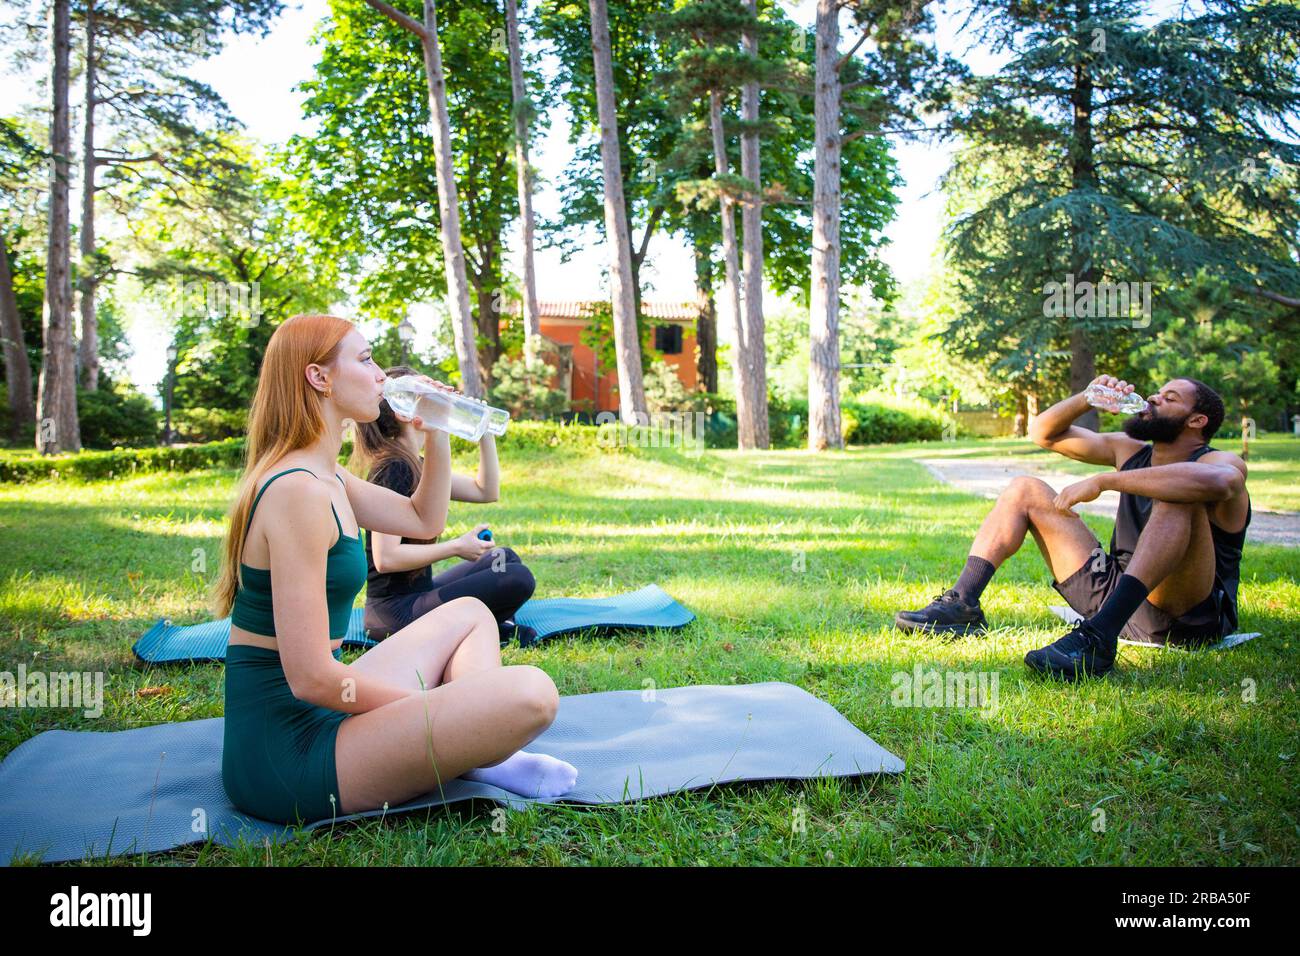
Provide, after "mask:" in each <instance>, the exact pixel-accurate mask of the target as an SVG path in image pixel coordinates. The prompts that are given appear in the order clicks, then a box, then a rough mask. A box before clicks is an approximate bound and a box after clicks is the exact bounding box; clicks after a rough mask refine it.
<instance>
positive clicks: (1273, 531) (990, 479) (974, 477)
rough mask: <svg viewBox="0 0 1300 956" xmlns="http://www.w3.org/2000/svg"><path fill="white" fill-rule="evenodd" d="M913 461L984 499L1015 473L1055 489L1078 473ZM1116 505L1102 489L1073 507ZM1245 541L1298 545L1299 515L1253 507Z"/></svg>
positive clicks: (1013, 463)
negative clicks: (1036, 479) (1042, 482)
mask: <svg viewBox="0 0 1300 956" xmlns="http://www.w3.org/2000/svg"><path fill="white" fill-rule="evenodd" d="M915 461H916V462H917V464H919V465H923V466H924V467H925V469H926V470H927V471H928V472H930V474H932V475H934V477H936V478H938V479H939V480H940V481H943V482H946V483H948V484H950V485H952V486H953V487H955V488H960V489H961V490H962V491H968V492H970V493H971V494H974V495H982V496H983V497H985V498H996V497H997V496H998V495H999V494H1000V493H1001V491H1002V489H1003V488H1005V487H1006V486H1007V484H1008V483H1009V482H1010V481H1011V479H1012V478H1014V477H1016V476H1017V475H1032V476H1033V477H1035V478H1041V479H1042V480H1043V481H1045V482H1047V483H1048V484H1049V485H1051V486H1052V488H1053V489H1054V490H1056V491H1060V490H1061V489H1062V488H1064V487H1065V486H1066V485H1068V484H1071V483H1072V482H1076V481H1078V480H1079V478H1080V476H1079V475H1066V474H1062V473H1061V472H1058V471H1049V470H1048V469H1046V468H1043V467H1041V466H1039V465H1038V464H1037V463H1036V462H1032V463H1031V462H1026V461H1024V460H1022V459H1016V458H917V459H915ZM1118 506H1119V492H1117V491H1104V492H1102V494H1101V497H1100V498H1098V499H1097V500H1096V501H1089V502H1085V503H1084V504H1081V505H1078V506H1076V507H1077V509H1078V510H1079V511H1085V512H1087V513H1089V514H1095V515H1104V516H1105V517H1107V518H1114V517H1115V509H1116V508H1117V507H1118ZM1246 540H1247V541H1254V542H1258V543H1260V544H1280V545H1286V546H1287V547H1292V548H1295V547H1300V514H1298V513H1296V512H1294V511H1263V510H1261V509H1259V508H1256V509H1254V511H1253V512H1252V514H1251V519H1250V527H1249V528H1247V529H1246Z"/></svg>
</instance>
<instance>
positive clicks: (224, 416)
mask: <svg viewBox="0 0 1300 956" xmlns="http://www.w3.org/2000/svg"><path fill="white" fill-rule="evenodd" d="M247 427H248V409H246V408H240V409H231V408H173V409H172V428H173V429H175V431H176V434H177V435H178V436H179V437H180V438H181V439H182V440H183V441H188V442H212V441H220V440H221V439H223V438H238V437H239V436H240V435H242V434H244V431H245V429H246V428H247Z"/></svg>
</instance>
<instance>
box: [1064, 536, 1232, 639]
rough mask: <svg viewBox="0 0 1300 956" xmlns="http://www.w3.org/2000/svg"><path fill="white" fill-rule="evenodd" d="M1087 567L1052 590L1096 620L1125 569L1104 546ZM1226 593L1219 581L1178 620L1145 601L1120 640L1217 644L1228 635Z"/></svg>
mask: <svg viewBox="0 0 1300 956" xmlns="http://www.w3.org/2000/svg"><path fill="white" fill-rule="evenodd" d="M1094 554H1096V557H1090V558H1088V560H1087V561H1085V562H1084V564H1083V567H1081V568H1079V570H1077V571H1075V572H1074V573H1073V574H1071V575H1070V576H1069V577H1068V578H1066V579H1065V580H1064V581H1053V582H1052V587H1054V588H1056V590H1057V591H1058V592H1060V595H1061V597H1063V598H1065V600H1066V602H1068V603H1069V605H1070V607H1072V608H1074V610H1075V611H1077V612H1078V613H1080V614H1082V615H1083V616H1084V617H1092V616H1093V615H1094V614H1096V613H1097V612H1098V611H1099V610H1101V606H1102V604H1104V603H1105V602H1106V598H1108V597H1110V593H1111V592H1112V591H1114V590H1115V585H1116V583H1118V581H1119V578H1120V575H1121V574H1123V573H1124V569H1123V568H1121V567H1120V566H1119V562H1118V561H1116V560H1115V558H1114V556H1113V555H1109V554H1106V553H1104V552H1102V551H1101V548H1100V546H1099V547H1098V549H1097V551H1096V552H1094ZM1223 597H1224V592H1223V589H1222V588H1221V587H1219V582H1218V581H1217V580H1216V581H1215V582H1214V586H1213V587H1212V588H1211V589H1210V593H1209V595H1207V596H1206V598H1205V600H1203V601H1201V602H1200V603H1199V604H1197V605H1196V606H1195V607H1193V608H1191V609H1190V610H1189V611H1187V613H1185V614H1182V615H1179V616H1178V617H1174V616H1173V615H1171V614H1169V613H1168V612H1166V611H1162V610H1161V609H1160V608H1158V607H1156V606H1155V605H1154V604H1152V603H1151V602H1150V601H1143V602H1142V603H1141V604H1140V605H1139V606H1138V609H1137V610H1136V611H1134V612H1133V616H1132V617H1131V618H1129V620H1128V623H1127V624H1125V625H1124V630H1123V631H1121V632H1120V637H1122V638H1124V639H1125V640H1128V641H1134V642H1136V643H1138V644H1172V645H1175V646H1179V647H1199V646H1201V645H1204V644H1213V643H1215V642H1217V641H1218V640H1220V639H1221V638H1222V637H1223V636H1224V634H1226V633H1227V630H1226V624H1227V622H1226V621H1224V615H1223Z"/></svg>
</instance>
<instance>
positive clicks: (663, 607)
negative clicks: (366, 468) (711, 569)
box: [131, 584, 695, 664]
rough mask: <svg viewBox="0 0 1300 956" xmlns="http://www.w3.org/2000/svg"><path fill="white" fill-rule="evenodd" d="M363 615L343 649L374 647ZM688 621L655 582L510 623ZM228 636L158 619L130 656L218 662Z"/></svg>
mask: <svg viewBox="0 0 1300 956" xmlns="http://www.w3.org/2000/svg"><path fill="white" fill-rule="evenodd" d="M364 618H365V611H364V609H363V608H353V609H352V617H351V618H350V619H349V621H348V632H347V634H346V635H345V636H344V638H343V646H344V647H348V646H354V647H373V646H374V645H375V643H376V642H375V641H372V640H370V639H369V638H368V637H366V629H365V623H364ZM693 620H695V615H694V614H693V613H691V612H690V611H688V610H687V609H686V608H684V607H682V606H681V605H680V604H678V603H677V602H676V601H674V600H673V599H672V597H670V596H669V595H668V594H667V593H666V592H665V591H664V590H663V589H662V588H661V587H659V586H658V585H655V584H650V585H647V586H646V587H643V588H642V589H641V590H639V591H629V592H627V593H626V594H616V595H615V596H613V597H607V598H541V599H534V600H532V601H528V602H526V603H525V604H524V606H523V607H521V608H520V609H519V613H517V614H516V615H515V623H517V624H523V625H526V626H528V627H531V628H533V629H534V630H535V631H537V638H538V640H542V639H544V638H549V637H556V636H558V635H561V634H570V633H573V632H575V631H585V630H589V629H596V630H601V631H624V630H648V629H651V628H662V629H665V630H675V629H676V628H679V627H685V626H686V625H687V624H689V623H690V622H691V621H693ZM229 640H230V618H228V617H226V618H222V619H221V620H219V621H206V622H204V623H203V624H189V625H184V626H182V625H179V624H173V623H171V622H170V621H168V620H165V619H161V620H159V621H158V622H157V623H156V624H154V626H153V627H151V628H149V630H148V631H147V632H146V633H145V634H144V635H143V636H142V637H141V638H140V639H139V640H138V641H136V642H135V645H134V646H133V647H132V648H131V649H132V650H133V651H134V652H135V655H136V657H138V658H140V660H142V661H145V662H147V663H150V664H175V663H199V662H204V661H224V660H225V659H226V643H227V642H228V641H229Z"/></svg>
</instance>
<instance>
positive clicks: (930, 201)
mask: <svg viewBox="0 0 1300 956" xmlns="http://www.w3.org/2000/svg"><path fill="white" fill-rule="evenodd" d="M783 6H784V7H785V9H786V11H787V14H788V15H789V16H790V17H791V18H792V19H793V20H795V21H796V22H798V23H800V24H804V25H808V26H811V25H812V23H813V21H814V19H815V11H816V2H815V0H784V2H783ZM945 6H947V5H945ZM327 13H328V5H327V3H326V0H297V2H296V3H292V2H291V3H289V4H286V9H285V12H284V13H283V14H282V15H281V17H280V18H279V19H278V20H277V21H276V23H275V24H274V26H273V28H272V31H271V33H270V34H269V35H268V36H266V37H241V36H231V37H228V38H227V39H226V42H225V48H224V49H223V50H222V52H221V53H220V54H218V55H216V56H214V57H212V58H210V59H208V60H205V61H202V62H200V63H198V64H196V65H195V66H194V67H193V68H192V69H191V70H190V75H192V76H193V77H194V78H195V79H198V80H201V81H204V82H206V83H208V84H209V85H211V86H212V88H213V89H215V90H216V91H217V92H218V93H219V94H220V95H221V96H222V97H223V98H224V99H225V100H226V102H227V104H229V106H230V109H231V111H232V113H233V114H234V115H235V116H236V117H238V118H239V119H240V120H241V121H242V122H243V123H244V124H245V126H246V127H247V133H248V134H249V135H250V136H252V137H253V138H255V139H257V140H260V141H262V142H263V143H267V144H270V143H283V142H285V141H286V140H287V139H288V138H289V137H290V136H292V135H294V134H308V135H309V134H310V133H311V132H313V128H312V124H310V123H309V122H308V121H307V120H305V119H304V118H303V116H302V103H303V100H304V99H305V96H304V95H303V94H302V93H301V92H299V91H297V90H295V89H294V87H295V86H296V85H297V84H299V83H301V82H302V81H303V80H306V79H309V78H310V77H311V76H312V71H313V68H314V66H315V62H316V59H317V57H318V55H319V48H318V47H316V46H313V45H312V44H311V43H310V42H309V41H310V37H311V35H312V33H313V31H314V30H315V29H316V26H317V24H318V23H319V22H320V21H321V19H323V18H324V17H325V16H326V15H327ZM953 20H954V18H953V16H952V15H951V14H945V13H944V12H943V11H942V10H941V12H940V16H939V24H938V41H939V44H940V46H941V48H942V49H945V50H947V51H950V52H953V53H957V54H960V55H962V56H963V58H964V59H965V60H966V61H967V62H968V63H970V64H971V65H972V66H974V67H975V68H976V69H983V68H986V67H987V66H988V62H987V57H986V56H985V55H984V54H983V52H982V51H979V50H965V49H963V48H962V47H961V46H960V44H959V43H958V42H957V40H956V38H955V37H954V35H953ZM841 23H842V26H841V31H842V42H841V49H847V48H848V47H849V46H850V45H852V43H853V42H854V40H855V39H856V34H855V33H854V32H853V31H852V24H851V22H850V20H849V18H848V17H847V16H842V18H841ZM525 43H527V39H526V38H525ZM13 79H14V77H13V76H12V75H11V76H10V77H9V78H7V79H6V80H5V82H4V85H5V87H7V89H6V90H4V91H3V92H0V110H4V111H6V112H8V111H9V110H11V109H13V108H14V107H16V106H19V105H29V104H34V103H37V102H39V100H40V98H38V96H37V93H36V91H35V90H34V88H33V85H32V84H31V83H30V82H28V83H25V84H24V83H21V82H20V84H18V85H11V84H12V82H13ZM21 79H22V78H21V77H19V80H20V81H21ZM22 86H25V87H26V89H21V87H22ZM451 120H452V123H453V124H454V123H455V116H452V117H451ZM892 148H893V152H894V155H895V157H896V159H897V161H898V166H899V173H900V175H901V177H902V178H903V180H904V185H903V186H902V187H901V189H900V191H899V206H898V210H897V217H896V219H895V221H894V222H893V223H891V224H890V225H889V226H888V227H887V229H886V236H887V238H888V239H889V242H890V244H889V245H888V246H887V247H886V249H885V250H884V252H883V258H884V259H885V261H886V262H887V263H888V265H889V266H890V267H891V268H892V269H893V271H894V274H895V275H896V276H897V278H898V279H899V280H900V282H902V283H904V284H906V283H908V282H911V281H914V280H918V279H920V278H922V277H924V275H925V274H926V273H927V271H928V270H929V268H930V265H931V261H932V254H933V252H934V249H935V245H936V240H937V239H938V236H939V231H940V228H941V224H942V205H943V197H942V195H941V194H940V193H939V191H938V188H937V184H938V180H939V177H940V176H941V175H942V174H943V172H944V171H945V170H946V168H947V166H948V162H949V158H950V155H951V151H950V148H949V147H947V146H942V145H940V146H936V145H933V144H928V145H927V144H916V143H908V142H901V141H895V142H893V143H892ZM571 155H572V147H571V146H570V145H569V143H568V124H567V119H566V117H565V116H564V115H563V113H562V111H557V112H556V114H555V115H554V117H553V122H552V127H551V129H550V131H549V132H548V134H547V135H546V136H545V138H543V139H540V140H539V141H537V142H535V143H534V144H533V146H532V153H531V156H530V158H531V159H532V161H533V162H534V163H535V164H536V165H537V166H538V167H539V169H540V173H541V180H542V185H541V186H540V188H539V191H538V193H537V195H536V196H535V198H534V208H535V211H536V213H537V215H538V216H539V217H551V216H554V215H556V214H557V213H558V211H559V196H558V193H557V192H556V190H555V189H554V188H551V187H549V186H547V183H548V182H556V181H557V180H558V178H559V174H560V172H561V171H562V170H563V169H564V167H565V165H566V164H567V162H568V161H569V159H570V157H571ZM73 201H74V206H73V208H74V209H75V208H77V207H76V203H77V201H78V197H77V196H75V195H74V197H73ZM509 245H510V248H511V268H512V270H513V271H514V272H515V274H521V273H522V256H521V254H520V243H519V241H518V236H517V234H515V235H512V237H511V240H510V242H509ZM583 247H584V248H583V250H582V251H581V252H580V253H578V254H576V255H574V256H573V257H572V258H571V259H570V260H569V261H568V262H567V263H561V262H560V257H559V252H558V251H556V250H538V251H537V252H536V253H535V257H534V259H535V263H536V274H537V286H538V288H537V292H538V297H539V298H541V299H542V300H548V299H564V298H575V297H581V298H591V297H595V296H596V295H599V291H600V290H599V287H598V285H597V280H595V279H594V277H598V276H600V274H601V272H602V271H603V270H605V269H607V268H608V262H609V251H608V248H607V246H606V244H605V242H604V238H603V235H602V233H601V232H599V231H597V230H595V229H592V230H591V231H590V232H589V234H588V235H586V236H585V237H584V242H583ZM646 260H647V261H646V265H645V266H643V268H642V273H641V276H642V282H643V296H644V298H646V299H656V300H670V301H691V300H693V299H694V295H695V289H694V264H693V261H692V259H691V256H690V253H689V251H688V249H687V248H686V246H685V245H684V244H683V243H681V242H679V241H674V240H673V239H672V238H670V237H668V236H666V235H664V234H663V233H662V232H661V233H658V234H656V235H655V236H654V237H652V239H651V242H650V248H649V251H648V254H647V257H646ZM780 305H781V302H780V300H779V299H776V298H775V297H773V296H772V294H771V293H770V292H769V293H768V294H767V295H766V296H765V309H771V308H774V307H780ZM426 315H432V311H431V310H429V309H427V308H425V309H420V308H417V309H416V313H415V315H413V321H414V322H415V324H416V325H417V327H424V328H422V332H423V333H424V334H422V335H420V336H418V337H417V340H416V346H417V348H419V347H421V346H422V345H423V344H425V342H427V341H428V340H429V339H431V338H432V334H433V333H432V331H431V329H429V328H428V325H429V322H428V321H420V319H421V318H423V317H424V316H426ZM722 324H723V325H725V323H722ZM719 334H720V336H721V338H722V339H723V341H726V340H727V339H728V337H729V335H730V330H729V329H725V328H720V329H719ZM128 336H129V340H130V344H131V346H132V350H133V353H134V354H133V356H132V358H131V360H130V362H129V365H128V370H127V371H128V374H129V376H130V378H131V379H132V381H134V382H135V383H136V384H137V385H138V386H139V387H141V388H142V389H144V390H145V391H147V392H151V393H152V392H154V389H155V386H156V383H158V382H159V381H160V380H161V379H162V378H163V375H164V374H165V367H166V358H165V355H164V350H165V347H166V341H167V338H168V337H167V335H166V328H165V323H164V322H163V320H162V317H161V310H157V312H154V313H150V311H149V310H148V309H141V310H138V313H137V314H136V315H135V316H133V317H132V320H131V321H130V323H129V325H128Z"/></svg>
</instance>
